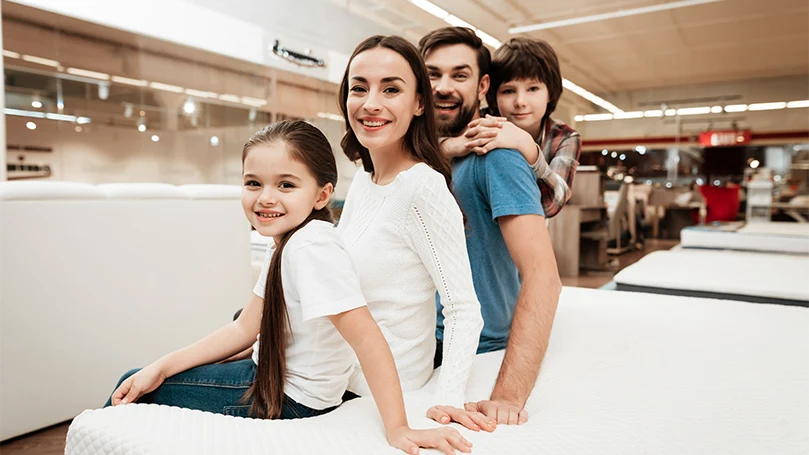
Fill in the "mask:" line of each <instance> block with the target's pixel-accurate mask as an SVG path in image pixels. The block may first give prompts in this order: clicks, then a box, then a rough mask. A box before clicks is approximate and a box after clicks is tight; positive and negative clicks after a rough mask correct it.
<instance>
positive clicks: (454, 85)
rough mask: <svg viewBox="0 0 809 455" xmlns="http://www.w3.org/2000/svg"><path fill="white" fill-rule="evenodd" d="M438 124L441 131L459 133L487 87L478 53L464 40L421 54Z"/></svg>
mask: <svg viewBox="0 0 809 455" xmlns="http://www.w3.org/2000/svg"><path fill="white" fill-rule="evenodd" d="M424 63H425V64H426V65H427V72H428V73H429V75H430V84H431V85H432V86H433V100H434V103H435V114H436V120H437V121H438V126H439V128H440V129H441V131H442V134H444V135H448V136H453V137H455V136H458V135H460V134H461V133H462V132H463V130H464V129H466V125H468V124H469V122H471V121H472V120H473V119H474V118H475V114H477V112H478V110H479V108H480V100H482V99H483V98H484V97H485V96H486V92H487V91H488V90H489V75H488V74H487V75H484V76H483V77H480V70H479V69H478V63H477V54H475V50H474V49H472V48H471V47H469V46H467V45H465V44H451V45H446V46H439V47H436V48H433V49H431V50H430V51H429V52H428V53H427V54H426V55H425V56H424Z"/></svg>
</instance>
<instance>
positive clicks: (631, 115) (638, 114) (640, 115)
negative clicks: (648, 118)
mask: <svg viewBox="0 0 809 455" xmlns="http://www.w3.org/2000/svg"><path fill="white" fill-rule="evenodd" d="M614 118H616V119H620V120H623V119H628V118H643V111H632V112H616V113H615V116H614Z"/></svg>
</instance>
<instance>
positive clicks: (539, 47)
mask: <svg viewBox="0 0 809 455" xmlns="http://www.w3.org/2000/svg"><path fill="white" fill-rule="evenodd" d="M490 77H491V86H490V87H489V93H487V94H486V101H487V102H488V103H489V109H491V110H492V112H493V113H494V114H497V115H499V112H497V91H498V90H499V89H500V86H501V85H503V84H505V83H506V82H509V81H513V80H515V79H537V80H539V81H540V82H542V83H544V84H545V86H546V87H548V108H547V110H546V111H545V116H544V117H543V118H542V120H543V124H544V122H545V120H546V119H547V118H548V117H550V115H551V113H553V111H554V110H555V109H556V104H557V103H558V102H559V97H561V96H562V72H561V71H560V70H559V59H558V58H557V57H556V52H554V50H553V48H552V47H551V45H550V44H548V43H546V42H545V41H542V40H538V39H529V38H511V39H510V40H508V41H506V42H505V43H503V45H502V46H500V47H499V48H497V50H496V51H494V56H493V57H492V69H491V73H490Z"/></svg>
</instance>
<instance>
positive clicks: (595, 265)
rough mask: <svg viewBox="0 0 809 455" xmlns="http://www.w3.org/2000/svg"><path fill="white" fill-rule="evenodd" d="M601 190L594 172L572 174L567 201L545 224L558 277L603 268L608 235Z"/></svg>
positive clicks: (596, 174) (597, 172) (595, 171)
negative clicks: (573, 178) (571, 183)
mask: <svg viewBox="0 0 809 455" xmlns="http://www.w3.org/2000/svg"><path fill="white" fill-rule="evenodd" d="M603 187H604V185H603V181H602V179H601V173H600V172H599V171H598V170H597V169H596V170H590V169H588V168H585V169H584V170H580V171H578V172H576V179H575V180H574V188H573V195H572V197H571V198H570V201H568V203H567V204H566V205H565V207H564V208H563V209H562V210H561V211H560V212H559V213H558V214H556V216H554V217H553V218H551V219H550V220H549V223H548V230H549V232H550V236H551V244H552V245H553V252H554V254H555V255H556V264H557V267H558V268H559V275H560V276H564V277H569V276H578V275H579V269H580V268H586V269H604V268H606V265H607V262H608V258H607V241H608V231H607V205H606V204H605V203H604V191H603Z"/></svg>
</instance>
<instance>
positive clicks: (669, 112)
mask: <svg viewBox="0 0 809 455" xmlns="http://www.w3.org/2000/svg"><path fill="white" fill-rule="evenodd" d="M664 114H666V117H671V116H673V115H677V109H666V112H664Z"/></svg>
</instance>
